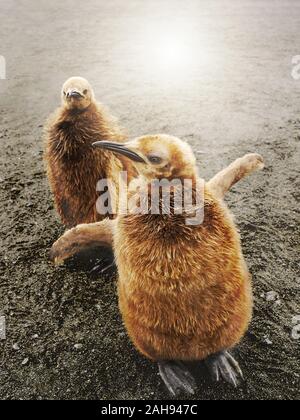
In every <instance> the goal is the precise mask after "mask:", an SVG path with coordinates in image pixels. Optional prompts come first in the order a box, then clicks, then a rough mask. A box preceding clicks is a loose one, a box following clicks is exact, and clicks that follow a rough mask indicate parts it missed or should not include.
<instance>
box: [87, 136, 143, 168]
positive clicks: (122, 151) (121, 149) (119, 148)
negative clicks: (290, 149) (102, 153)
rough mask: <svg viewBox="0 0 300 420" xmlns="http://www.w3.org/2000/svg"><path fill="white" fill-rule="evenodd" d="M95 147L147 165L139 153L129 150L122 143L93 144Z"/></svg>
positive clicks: (104, 142)
mask: <svg viewBox="0 0 300 420" xmlns="http://www.w3.org/2000/svg"><path fill="white" fill-rule="evenodd" d="M93 147H99V148H100V149H104V150H109V151H110V152H113V153H116V154H119V155H123V156H126V157H127V158H129V159H131V160H132V161H134V162H139V163H146V162H145V161H144V159H143V158H141V156H139V155H138V154H137V153H135V152H134V151H132V150H130V149H128V148H127V147H125V146H124V145H123V144H120V143H112V142H109V141H97V142H96V143H93Z"/></svg>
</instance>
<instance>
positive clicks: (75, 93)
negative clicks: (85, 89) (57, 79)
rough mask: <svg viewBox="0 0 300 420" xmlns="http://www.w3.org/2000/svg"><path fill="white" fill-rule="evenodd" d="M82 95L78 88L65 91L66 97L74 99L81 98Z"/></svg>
mask: <svg viewBox="0 0 300 420" xmlns="http://www.w3.org/2000/svg"><path fill="white" fill-rule="evenodd" d="M83 97H84V96H83V95H81V93H80V92H78V90H69V92H68V93H67V98H75V99H80V98H83Z"/></svg>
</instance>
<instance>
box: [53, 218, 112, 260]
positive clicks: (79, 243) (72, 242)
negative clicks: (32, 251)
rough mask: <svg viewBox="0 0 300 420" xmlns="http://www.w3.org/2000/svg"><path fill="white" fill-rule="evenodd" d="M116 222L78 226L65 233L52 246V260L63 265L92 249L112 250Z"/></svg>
mask: <svg viewBox="0 0 300 420" xmlns="http://www.w3.org/2000/svg"><path fill="white" fill-rule="evenodd" d="M114 225H115V220H110V219H105V220H103V221H102V222H98V223H91V224H84V225H78V226H76V227H75V228H73V229H70V230H68V231H67V232H65V234H64V235H63V236H61V237H60V238H59V239H58V240H57V241H56V242H55V243H54V244H53V246H52V248H51V250H50V260H51V261H52V262H53V263H54V264H55V265H61V264H63V263H64V262H65V261H66V260H67V259H69V258H71V257H73V256H74V255H76V254H78V253H80V252H82V251H85V250H86V249H88V248H92V247H107V248H110V249H111V248H112V241H113V230H114Z"/></svg>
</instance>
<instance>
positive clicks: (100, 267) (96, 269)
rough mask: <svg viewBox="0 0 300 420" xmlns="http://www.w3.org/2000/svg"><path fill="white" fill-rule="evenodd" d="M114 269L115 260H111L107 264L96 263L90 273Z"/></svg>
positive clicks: (103, 272)
mask: <svg viewBox="0 0 300 420" xmlns="http://www.w3.org/2000/svg"><path fill="white" fill-rule="evenodd" d="M115 269H116V263H115V261H113V262H112V263H111V264H107V265H106V266H105V265H103V262H102V264H98V265H96V266H95V267H94V268H93V269H92V270H91V271H90V274H99V275H101V274H106V273H107V272H110V271H115Z"/></svg>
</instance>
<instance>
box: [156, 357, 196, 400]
mask: <svg viewBox="0 0 300 420" xmlns="http://www.w3.org/2000/svg"><path fill="white" fill-rule="evenodd" d="M158 367H159V374H160V376H161V378H162V380H163V381H164V383H165V385H166V387H167V388H168V391H169V392H170V394H171V395H173V396H174V397H175V396H176V395H178V394H180V393H185V394H190V395H192V394H194V393H195V388H196V382H195V379H194V377H193V376H192V375H191V373H190V372H189V370H188V369H187V368H186V367H185V365H184V364H183V363H182V362H177V361H168V362H167V361H161V362H158Z"/></svg>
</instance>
